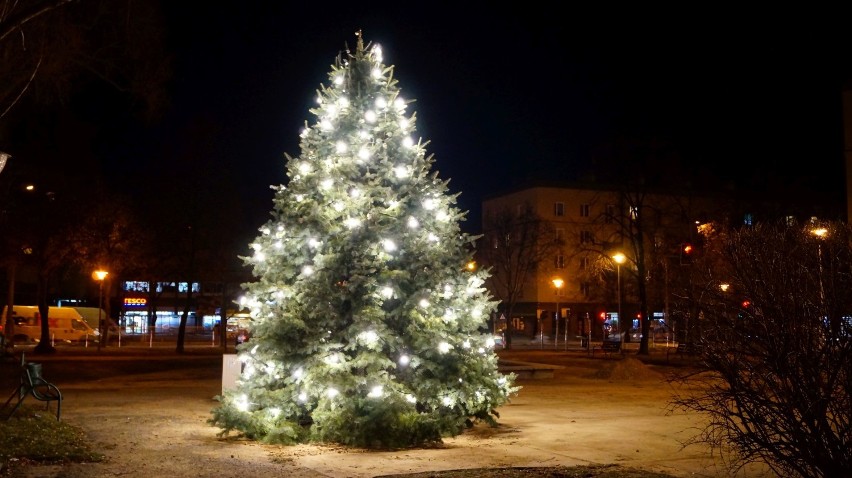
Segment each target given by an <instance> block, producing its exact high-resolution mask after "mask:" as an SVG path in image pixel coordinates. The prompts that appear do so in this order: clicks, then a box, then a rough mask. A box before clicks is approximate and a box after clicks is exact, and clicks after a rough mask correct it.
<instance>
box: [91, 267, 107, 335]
mask: <svg viewBox="0 0 852 478" xmlns="http://www.w3.org/2000/svg"><path fill="white" fill-rule="evenodd" d="M108 275H109V272H107V271H104V270H96V271H95V272H92V278H93V279H95V280H96V281H98V282H99V284H98V352H100V351H101V342H102V341H103V338H104V319H103V318H101V311H102V310H103V303H104V279H106V276H108Z"/></svg>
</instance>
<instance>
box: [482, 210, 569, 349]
mask: <svg viewBox="0 0 852 478" xmlns="http://www.w3.org/2000/svg"><path fill="white" fill-rule="evenodd" d="M561 246H562V239H560V238H559V237H557V235H556V233H555V231H554V229H553V226H552V225H551V224H550V223H549V222H547V221H545V220H543V219H542V218H541V217H539V216H538V215H537V214H536V213H535V212H534V211H533V209H532V207H531V206H530V205H529V204H527V205H526V207H525V208H523V209H522V212H521V213H517V212H515V211H514V210H512V209H508V208H506V209H500V210H498V211H496V212H495V213H493V214H489V215H487V216H486V217H485V218H484V221H483V238H482V242H481V243H480V246H479V247H478V248H477V257H479V258H481V259H482V262H483V264H484V265H485V266H486V267H489V268H490V272H491V277H490V278H489V280H488V282H489V286H490V287H489V288H490V290H491V291H493V292H494V295H495V297H496V298H497V299H500V300H501V301H502V302H503V307H504V310H505V314H506V317H507V320H506V348H511V345H512V339H511V337H512V320H511V318H512V313H513V310H514V308H515V305H516V304H517V303H518V300H519V299H520V297H521V294H522V292H523V290H524V286H529V281H530V279H532V278H534V277H535V273H536V270H537V269H538V268H539V267H541V266H542V264H543V263H544V262H546V261H548V260H551V259H553V257H554V255H555V253H556V251H557V250H558V249H559V247H561Z"/></svg>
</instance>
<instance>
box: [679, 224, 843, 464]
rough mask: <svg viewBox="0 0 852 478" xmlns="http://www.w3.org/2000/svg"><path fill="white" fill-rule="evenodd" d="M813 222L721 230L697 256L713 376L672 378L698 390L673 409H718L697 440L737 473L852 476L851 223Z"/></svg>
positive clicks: (702, 349) (705, 351) (699, 305)
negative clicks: (753, 468)
mask: <svg viewBox="0 0 852 478" xmlns="http://www.w3.org/2000/svg"><path fill="white" fill-rule="evenodd" d="M816 226H817V225H815V224H807V225H802V224H792V225H790V224H787V223H778V224H764V225H758V226H755V227H744V228H741V229H735V230H725V231H721V232H717V233H714V234H713V235H712V236H710V237H707V238H706V242H705V250H704V254H703V257H702V259H701V260H700V261H699V262H698V263H696V264H694V267H696V269H695V272H696V277H697V278H700V282H696V283H697V284H699V285H700V287H697V288H696V289H695V290H694V291H693V293H691V294H684V296H691V297H693V298H694V301H695V303H694V304H691V306H692V307H694V308H696V309H697V310H699V315H698V317H697V319H698V320H697V321H698V324H697V326H698V327H700V331H701V333H700V334H696V337H700V338H699V339H698V344H699V349H698V350H699V356H700V358H701V361H702V362H703V364H704V365H705V366H706V368H707V370H708V372H706V373H699V374H694V375H689V374H681V375H679V376H677V377H674V380H675V381H676V382H683V383H686V384H688V385H690V387H689V390H690V392H688V393H682V394H681V395H678V396H677V398H676V399H675V400H674V401H673V402H672V406H673V409H686V410H688V411H697V412H701V413H702V414H705V415H706V416H708V417H709V422H708V424H707V425H706V427H705V428H703V429H702V430H701V431H700V433H699V434H698V435H697V436H695V437H694V438H693V439H692V440H691V441H692V442H703V443H707V444H710V445H711V446H713V447H715V448H716V449H718V450H719V451H720V452H722V453H725V454H727V455H728V457H729V458H730V464H731V467H732V469H738V468H740V467H742V466H743V465H745V464H747V463H751V462H764V463H767V464H768V465H769V466H770V467H771V468H772V469H773V470H774V471H775V472H777V474H778V475H779V476H802V477H825V478H827V477H835V476H852V447H850V443H852V374H850V367H849V364H850V363H852V340H851V339H852V230H850V228H849V227H848V226H846V225H842V224H826V225H823V226H822V227H820V228H819V229H817V228H816ZM815 232H820V234H819V235H818V234H816V233H815ZM682 390H685V389H682Z"/></svg>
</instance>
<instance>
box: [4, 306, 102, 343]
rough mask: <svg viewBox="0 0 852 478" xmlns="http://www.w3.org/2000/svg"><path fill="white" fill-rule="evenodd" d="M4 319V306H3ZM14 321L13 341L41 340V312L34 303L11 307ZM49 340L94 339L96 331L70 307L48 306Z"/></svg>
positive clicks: (78, 340)
mask: <svg viewBox="0 0 852 478" xmlns="http://www.w3.org/2000/svg"><path fill="white" fill-rule="evenodd" d="M0 317H3V318H4V319H5V317H6V307H3V315H2V316H0ZM12 319H13V320H14V321H15V331H14V334H15V342H30V341H32V342H38V341H40V340H41V314H40V313H39V311H38V307H37V306H35V305H16V306H13V307H12ZM47 321H48V327H49V330H50V338H51V340H60V341H68V342H83V341H87V340H91V341H96V340H97V338H98V331H97V330H95V329H93V328H92V327H91V326H89V324H87V323H86V321H85V320H83V317H82V316H81V315H80V313H79V312H77V311H76V310H74V309H73V308H71V307H49V310H48V312H47Z"/></svg>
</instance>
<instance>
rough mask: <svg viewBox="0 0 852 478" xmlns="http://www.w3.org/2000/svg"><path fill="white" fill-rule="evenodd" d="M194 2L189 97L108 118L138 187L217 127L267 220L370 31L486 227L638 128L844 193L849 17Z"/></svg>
mask: <svg viewBox="0 0 852 478" xmlns="http://www.w3.org/2000/svg"><path fill="white" fill-rule="evenodd" d="M192 3H194V2H164V4H165V5H164V9H165V14H166V17H167V22H168V28H169V35H170V39H169V44H170V49H171V53H172V54H174V55H175V66H174V69H175V71H174V80H173V83H172V109H171V110H170V111H169V112H168V113H167V115H166V117H165V118H163V120H161V121H160V122H158V123H157V124H155V125H149V126H146V127H141V126H139V125H137V124H135V123H131V122H128V123H127V124H124V123H122V122H116V121H115V119H111V120H109V119H108V120H105V124H109V127H108V128H105V129H104V131H105V133H103V134H101V135H100V136H99V137H98V138H97V141H98V142H99V144H98V148H97V150H98V151H99V152H100V153H99V154H102V155H103V160H104V163H105V164H106V171H107V173H108V174H110V175H112V176H113V177H114V178H116V180H117V181H130V180H131V179H130V178H131V177H132V175H133V174H134V170H136V169H138V168H140V167H141V168H157V167H164V165H163V164H162V162H163V161H167V158H168V155H163V154H162V151H163V149H164V148H171V147H174V148H181V147H185V144H183V143H184V142H186V138H188V137H189V136H191V133H190V131H192V129H193V128H194V127H195V126H196V125H198V124H212V125H215V128H216V131H218V132H217V133H216V134H215V135H211V137H210V138H209V140H210V142H211V143H212V148H210V149H209V152H208V153H205V154H213V155H217V156H218V157H217V158H215V159H217V160H220V161H224V162H225V163H226V164H228V165H229V167H230V168H232V170H233V173H234V179H235V180H238V181H239V183H240V190H241V191H242V193H243V194H244V195H245V199H246V200H247V204H248V206H247V207H248V208H249V211H248V212H247V214H250V215H256V221H258V222H257V225H258V226H259V225H260V222H261V221H265V219H266V218H267V217H268V213H269V210H270V209H271V198H272V192H271V190H270V188H269V186H270V185H277V184H282V183H284V182H285V174H284V153H285V152H286V153H289V154H290V155H293V156H298V155H299V153H300V151H299V149H298V134H299V131H300V129H301V128H302V127H303V125H304V123H305V121H306V120H307V121H309V122H313V120H314V118H313V116H312V115H311V114H310V113H309V112H308V109H309V108H311V107H312V106H313V105H314V98H315V92H316V90H317V89H318V87H319V85H320V84H321V83H324V82H325V81H326V80H327V73H328V72H329V71H330V65H331V64H332V63H333V62H334V58H335V56H336V55H337V54H338V52H340V51H341V50H343V49H344V47H345V46H346V45H347V44H348V45H349V46H350V47H354V44H355V32H356V31H358V30H361V31H363V35H364V38H365V40H366V41H368V42H374V43H378V44H380V45H381V46H382V48H383V51H384V59H385V63H386V64H388V65H394V66H395V77H396V79H397V80H398V81H399V83H398V86H399V87H400V89H401V90H402V95H403V96H404V97H406V98H414V99H416V103H414V104H413V105H412V106H410V111H415V112H416V113H417V117H418V123H417V125H418V133H419V135H420V137H421V138H423V139H424V140H428V141H430V144H429V145H428V146H427V152H428V153H432V154H434V156H435V160H436V163H435V166H434V168H435V169H436V170H437V171H438V172H439V176H440V177H441V178H444V179H450V180H451V181H450V185H449V187H450V190H451V192H460V193H461V196H460V198H459V205H460V207H461V208H462V209H463V210H468V211H470V214H469V219H468V221H466V222H465V223H464V224H463V228H464V229H466V230H476V229H477V228H478V227H479V214H480V212H479V204H480V202H481V200H482V198H483V197H484V196H486V195H488V194H492V193H495V192H499V191H502V190H505V189H507V188H510V187H512V186H513V185H515V184H517V183H518V182H519V181H522V180H524V179H528V178H543V177H544V178H549V179H565V180H573V179H579V178H580V177H582V175H583V174H584V173H586V172H587V170H588V168H589V165H590V164H591V162H592V158H593V157H594V155H595V152H596V151H600V150H601V148H605V145H607V144H610V143H612V142H613V141H615V140H616V139H617V138H624V137H642V138H646V139H650V138H653V140H654V141H656V142H661V143H663V144H666V145H668V146H667V147H668V148H670V149H672V150H674V151H677V154H678V156H679V157H680V158H681V161H682V166H683V167H684V168H685V169H687V170H689V171H690V172H692V173H693V174H694V175H695V177H696V178H700V179H701V180H703V181H704V183H709V184H710V185H711V186H712V185H713V184H714V183H716V182H718V184H719V185H722V184H726V183H728V182H730V181H736V182H737V184H738V185H739V187H746V188H756V189H760V188H767V187H778V185H781V186H782V187H790V188H793V187H795V188H797V190H798V188H801V190H809V189H812V190H819V191H824V192H825V191H827V192H828V194H829V196H831V197H832V198H834V199H836V200H838V201H842V200H843V198H844V196H843V195H844V194H845V193H844V190H843V180H842V175H843V174H844V169H843V168H844V167H843V156H842V151H843V145H842V124H841V120H842V110H841V90H842V85H843V82H844V80H846V78H848V77H849V72H850V71H852V68H850V65H852V60H850V59H852V41H850V39H849V38H848V37H849V36H848V35H847V36H844V35H842V31H841V30H838V29H835V28H834V24H833V22H832V21H830V20H831V19H832V18H835V17H839V16H838V15H835V14H834V13H836V12H825V15H824V16H822V15H820V16H817V15H809V14H808V12H802V11H797V12H766V11H761V12H754V13H748V12H743V11H737V12H730V11H709V12H685V11H683V12H682V11H665V12H663V11H658V12H655V11H650V10H643V11H641V12H639V11H635V12H630V11H607V12H584V11H579V10H574V9H571V8H568V7H564V6H563V7H560V8H559V9H558V10H555V9H551V8H555V7H543V6H533V5H538V4H536V3H535V2H530V3H529V5H530V6H526V5H527V4H518V3H516V4H511V5H507V6H503V5H502V4H499V5H498V4H497V3H479V4H466V5H468V6H466V7H464V8H462V9H459V8H455V7H454V8H449V7H442V6H441V5H442V4H441V3H436V4H432V3H422V2H418V3H417V4H416V5H412V6H407V7H403V6H399V5H397V4H381V3H374V2H367V3H359V2H349V3H347V4H345V5H346V6H345V7H336V8H334V7H333V6H332V5H330V4H327V3H325V2H321V3H317V6H316V7H311V6H310V4H311V2H303V3H307V4H308V5H301V6H298V7H294V6H292V5H291V4H292V3H294V2H274V4H272V3H273V2H254V3H249V4H247V3H245V2H240V3H238V2H234V1H230V0H223V1H220V2H208V3H207V4H205V7H204V8H203V9H199V8H197V7H196V6H194V5H190V4H192ZM402 3H410V2H400V5H401V4H402ZM389 5H390V6H389ZM470 5H478V7H477V8H474V7H472V6H470ZM714 7H715V6H714ZM708 8H710V7H709V6H708ZM718 8H721V7H718ZM616 14H617V16H614V15H616ZM107 131H108V134H107V133H106V132H107ZM116 158H121V159H120V160H118V159H116ZM212 159H213V158H211V160H212ZM659 173H660V174H665V172H664V171H662V172H659ZM601 176H602V175H601V173H598V177H599V178H600V179H605V174H604V175H603V176H604V177H601ZM253 217H254V216H253Z"/></svg>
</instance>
